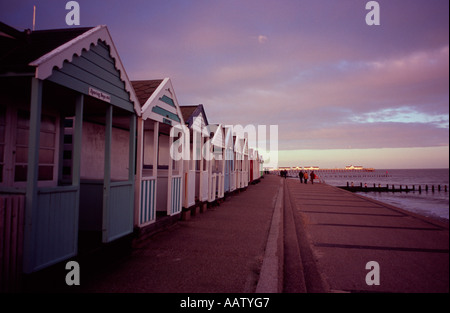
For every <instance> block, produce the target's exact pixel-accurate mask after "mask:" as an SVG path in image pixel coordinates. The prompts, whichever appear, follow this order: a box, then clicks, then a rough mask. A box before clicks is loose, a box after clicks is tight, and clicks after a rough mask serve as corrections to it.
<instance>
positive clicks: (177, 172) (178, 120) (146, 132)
mask: <svg viewBox="0 0 450 313" xmlns="http://www.w3.org/2000/svg"><path fill="white" fill-rule="evenodd" d="M132 84H133V87H134V90H135V92H136V96H137V97H138V99H139V103H140V104H141V107H140V108H139V112H140V116H139V118H138V121H137V158H136V160H137V161H136V195H135V197H136V204H135V211H136V214H135V217H136V219H135V226H136V227H139V228H144V227H145V226H147V225H150V224H152V223H154V222H155V221H156V219H158V218H162V217H166V216H178V215H179V214H180V213H181V208H182V201H183V184H184V182H183V159H182V158H178V159H177V158H176V157H172V154H171V152H174V151H175V150H178V149H174V151H171V149H172V147H174V145H177V147H178V144H177V143H181V144H182V145H183V144H184V143H183V141H184V140H185V138H184V133H181V132H178V130H180V131H182V130H185V126H184V120H183V116H182V114H181V111H180V107H179V105H178V101H177V98H176V95H175V91H174V88H173V85H172V82H171V80H170V78H164V79H159V80H141V81H133V82H132ZM171 131H172V134H171ZM174 131H175V132H174Z"/></svg>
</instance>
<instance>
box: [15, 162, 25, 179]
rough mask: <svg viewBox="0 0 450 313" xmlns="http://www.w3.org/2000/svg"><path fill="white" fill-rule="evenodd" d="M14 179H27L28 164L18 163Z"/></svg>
mask: <svg viewBox="0 0 450 313" xmlns="http://www.w3.org/2000/svg"><path fill="white" fill-rule="evenodd" d="M14 180H15V181H16V182H22V181H27V166H26V165H16V166H15V169H14Z"/></svg>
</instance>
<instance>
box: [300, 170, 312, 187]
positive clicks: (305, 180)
mask: <svg viewBox="0 0 450 313" xmlns="http://www.w3.org/2000/svg"><path fill="white" fill-rule="evenodd" d="M298 177H299V178H300V183H301V184H303V183H305V184H307V183H308V178H309V179H310V180H311V184H314V179H315V178H316V174H315V173H314V171H312V172H311V174H308V172H307V171H305V172H303V171H300V172H298Z"/></svg>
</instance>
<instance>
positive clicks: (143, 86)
mask: <svg viewBox="0 0 450 313" xmlns="http://www.w3.org/2000/svg"><path fill="white" fill-rule="evenodd" d="M162 82H163V80H162V79H153V80H133V81H132V82H131V84H132V85H133V88H134V92H135V93H136V97H137V98H138V100H139V103H140V104H141V108H142V106H143V105H144V103H145V102H146V101H147V99H148V98H150V96H151V95H152V94H153V93H154V92H155V90H156V89H157V88H158V87H159V85H161V83H162Z"/></svg>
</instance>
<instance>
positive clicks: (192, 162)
mask: <svg viewBox="0 0 450 313" xmlns="http://www.w3.org/2000/svg"><path fill="white" fill-rule="evenodd" d="M180 109H181V113H182V115H183V119H184V121H185V124H186V126H187V127H188V129H189V133H190V134H189V136H190V138H189V140H190V149H189V150H190V155H189V159H187V160H185V161H184V166H183V169H184V181H185V184H184V194H183V195H184V198H183V207H184V208H185V209H191V208H192V207H198V208H202V210H203V209H205V208H206V207H205V206H206V204H207V201H208V182H209V167H208V164H209V163H208V161H207V159H206V158H205V157H204V153H203V150H204V147H205V140H208V138H209V132H208V131H207V130H208V128H207V126H208V119H207V117H206V113H205V109H204V107H203V105H202V104H199V105H183V106H180Z"/></svg>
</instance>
